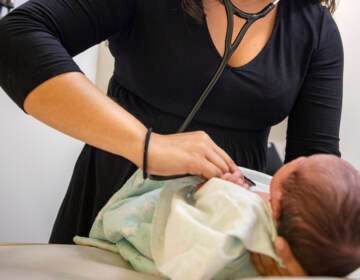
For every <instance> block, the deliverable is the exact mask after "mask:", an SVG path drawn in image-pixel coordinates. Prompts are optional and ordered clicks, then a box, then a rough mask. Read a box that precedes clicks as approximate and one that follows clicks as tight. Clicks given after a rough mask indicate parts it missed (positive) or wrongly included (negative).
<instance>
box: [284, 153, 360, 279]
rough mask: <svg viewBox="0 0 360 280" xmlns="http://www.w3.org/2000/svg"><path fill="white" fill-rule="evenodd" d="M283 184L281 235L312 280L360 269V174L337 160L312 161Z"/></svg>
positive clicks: (320, 157)
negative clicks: (316, 277) (317, 277)
mask: <svg viewBox="0 0 360 280" xmlns="http://www.w3.org/2000/svg"><path fill="white" fill-rule="evenodd" d="M306 160H310V163H308V164H306V162H305V163H304V164H303V165H302V166H300V167H298V168H297V170H295V171H294V172H293V173H292V174H291V175H290V176H288V178H287V179H286V180H285V181H284V182H283V183H282V197H281V202H280V208H281V212H280V216H279V219H278V221H277V222H278V223H277V224H278V233H279V235H280V236H282V237H284V238H285V239H286V240H287V241H288V243H289V245H290V248H291V250H292V252H293V254H294V256H295V257H296V259H297V260H298V261H299V263H300V264H301V266H302V267H303V268H304V270H305V271H306V272H307V273H308V274H309V275H312V276H333V277H334V276H335V277H344V276H347V275H348V274H349V273H351V272H353V271H354V270H355V269H357V268H358V267H359V266H360V234H359V233H360V173H359V172H358V171H357V170H356V169H355V168H354V167H352V166H351V165H350V164H348V163H346V162H345V161H344V160H342V159H339V158H337V157H335V156H329V155H320V156H319V155H318V156H315V157H314V156H313V157H310V158H308V159H306Z"/></svg>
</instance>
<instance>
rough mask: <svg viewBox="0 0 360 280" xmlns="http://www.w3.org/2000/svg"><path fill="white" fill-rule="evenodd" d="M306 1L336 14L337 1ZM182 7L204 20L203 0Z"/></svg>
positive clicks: (191, 0) (187, 1) (189, 1)
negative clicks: (318, 4)
mask: <svg viewBox="0 0 360 280" xmlns="http://www.w3.org/2000/svg"><path fill="white" fill-rule="evenodd" d="M220 1H221V0H220ZM302 1H304V0H302ZM305 1H312V2H320V3H321V4H322V5H324V6H325V7H327V8H328V9H329V10H330V12H331V13H334V12H335V8H336V0H305ZM181 5H182V8H183V9H184V11H185V12H186V13H187V14H188V15H189V16H191V17H193V18H194V19H196V20H198V21H200V22H202V21H203V20H204V16H205V13H204V9H203V4H202V0H182V1H181Z"/></svg>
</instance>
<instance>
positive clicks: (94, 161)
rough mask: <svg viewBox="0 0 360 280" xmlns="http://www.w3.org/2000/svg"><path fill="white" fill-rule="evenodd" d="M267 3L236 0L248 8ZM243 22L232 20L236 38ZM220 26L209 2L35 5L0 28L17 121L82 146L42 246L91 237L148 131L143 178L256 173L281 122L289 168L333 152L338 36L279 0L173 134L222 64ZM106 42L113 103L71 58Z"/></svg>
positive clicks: (308, 12)
mask: <svg viewBox="0 0 360 280" xmlns="http://www.w3.org/2000/svg"><path fill="white" fill-rule="evenodd" d="M268 3H269V1H268V0H251V1H249V0H235V1H234V4H235V5H236V6H237V7H239V8H240V9H242V10H245V11H247V12H257V11H259V10H261V9H262V8H263V7H264V6H265V5H267V4H268ZM329 4H331V7H333V5H334V4H333V2H332V1H329ZM243 23H244V21H243V20H242V19H239V18H235V20H234V24H235V32H234V36H235V35H236V34H237V31H238V30H239V29H240V27H241V26H242V24H243ZM225 29H226V17H225V10H224V6H223V5H222V3H221V2H218V1H215V0H204V1H203V2H201V1H198V0H183V1H182V2H181V1H180V0H166V1H164V0H154V1H142V0H137V1H130V0H105V1H104V0H101V1H100V0H92V1H89V0H61V1H59V0H32V1H29V2H27V3H26V4H24V5H23V6H21V7H19V8H18V9H17V10H15V11H13V12H12V13H11V14H9V15H8V16H7V17H5V18H4V19H3V20H2V21H1V23H0V38H1V43H0V53H2V54H4V53H5V51H3V50H4V49H6V50H7V52H6V56H5V55H2V56H1V58H0V85H1V86H2V87H3V88H4V90H5V91H6V92H7V93H8V94H9V95H10V96H11V97H12V98H13V99H14V101H15V102H16V103H17V104H18V105H19V106H20V107H22V108H23V109H24V110H25V111H26V112H27V113H29V114H31V115H33V116H34V117H36V118H38V119H39V120H41V121H43V122H45V123H47V124H48V125H50V126H52V127H54V128H56V129H58V130H60V131H62V132H64V133H66V134H68V135H71V136H73V137H75V138H78V139H80V140H82V141H84V142H86V143H87V145H86V146H85V148H84V149H83V151H82V153H81V155H80V157H79V159H78V162H77V164H76V167H75V170H74V174H73V177H72V180H71V183H70V186H69V189H68V192H67V194H66V197H65V199H64V201H63V204H62V206H61V209H60V211H59V214H58V217H57V220H56V222H55V225H54V228H53V232H52V235H51V238H50V241H51V242H54V243H70V242H71V239H72V237H73V236H74V235H76V234H77V235H87V234H88V232H89V229H90V226H91V224H92V222H93V220H94V218H95V215H96V213H97V212H98V211H99V210H100V209H101V207H102V206H103V205H104V203H105V202H106V201H107V200H108V199H109V197H110V196H111V195H112V194H113V193H114V192H115V191H116V190H117V189H116V186H121V185H122V184H123V183H124V182H125V181H126V179H127V178H128V177H129V176H130V175H131V174H132V173H133V172H134V171H135V169H136V168H137V167H142V166H143V153H144V141H145V140H144V139H145V135H146V131H147V128H146V127H152V128H153V131H154V132H155V133H152V135H151V139H150V146H149V153H148V157H147V160H148V166H147V171H148V172H149V173H151V174H158V175H172V174H184V173H189V174H196V175H201V176H203V177H204V178H211V177H214V176H221V175H223V174H225V173H227V172H230V173H231V172H234V171H235V169H236V165H242V166H245V167H249V168H252V169H256V170H260V171H261V170H263V169H264V167H265V164H266V142H267V137H268V134H269V130H270V127H271V126H272V125H274V124H276V123H278V122H280V121H281V120H282V119H284V118H285V117H286V116H289V123H288V135H287V148H286V161H289V160H291V159H293V158H295V157H297V156H300V155H310V154H313V153H319V152H322V153H330V154H336V155H339V149H338V142H339V139H338V134H339V122H340V112H341V95H342V68H343V54H342V46H341V40H340V35H339V33H338V30H337V27H336V25H335V23H334V21H333V19H332V17H331V15H330V13H329V11H328V10H327V9H326V8H325V7H323V6H321V5H320V3H318V2H316V1H310V0H281V1H280V3H279V4H278V6H277V7H276V8H275V9H274V10H273V11H272V12H271V13H270V14H268V15H267V16H266V17H264V18H263V19H261V20H259V21H257V22H256V23H254V24H253V26H252V27H251V28H250V29H249V31H248V32H247V34H246V36H245V38H244V40H243V42H242V43H241V44H240V46H239V47H238V49H237V50H236V52H235V53H234V54H233V56H232V57H231V59H230V61H229V63H228V65H227V67H226V69H225V71H224V73H223V74H222V76H221V78H220V80H219V82H218V83H217V85H216V86H215V88H214V90H213V91H212V93H211V95H210V97H208V99H207V100H206V102H205V103H204V105H203V107H202V108H201V110H200V111H199V113H198V114H197V115H196V117H195V119H194V121H193V122H192V123H191V125H190V127H189V129H188V130H189V131H191V132H186V133H181V134H171V133H174V132H176V130H177V129H178V127H179V126H180V124H181V123H182V121H183V120H184V118H185V117H186V115H187V114H188V113H189V111H190V109H191V108H192V106H193V105H194V103H195V102H196V101H197V99H198V98H199V95H200V93H201V92H202V90H203V88H204V87H205V86H206V84H207V82H208V81H209V79H210V78H211V76H212V75H213V73H214V71H215V69H216V67H217V65H218V64H219V62H220V60H221V55H220V54H222V53H223V50H224V43H223V38H224V36H225V35H224V34H225ZM107 38H108V39H109V42H110V50H111V52H112V54H113V55H114V57H115V60H116V62H115V71H114V75H113V77H112V79H111V81H110V84H109V89H108V95H109V97H110V98H109V97H107V96H105V95H103V94H102V93H101V92H100V91H99V90H98V89H96V87H95V86H94V85H92V84H91V83H90V82H89V81H88V80H87V79H86V77H84V75H82V74H81V72H80V70H79V68H78V67H77V65H76V64H75V63H74V62H73V60H72V59H71V56H73V55H76V54H78V53H79V52H81V51H83V50H85V49H87V48H89V47H90V46H92V45H94V44H96V43H99V42H100V41H102V40H105V39H107ZM8 50H11V52H10V53H9V52H8ZM20 80H21V83H19V81H20ZM74 213H77V214H75V215H74Z"/></svg>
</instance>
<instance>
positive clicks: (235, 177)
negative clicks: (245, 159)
mask: <svg viewBox="0 0 360 280" xmlns="http://www.w3.org/2000/svg"><path fill="white" fill-rule="evenodd" d="M220 178H221V179H223V180H226V181H229V182H232V183H234V184H237V185H239V186H240V187H243V188H245V189H249V188H250V186H249V184H248V183H247V182H246V180H245V178H244V175H243V174H242V173H241V171H240V170H236V171H235V172H233V173H229V172H227V173H225V174H224V175H223V176H221V177H220Z"/></svg>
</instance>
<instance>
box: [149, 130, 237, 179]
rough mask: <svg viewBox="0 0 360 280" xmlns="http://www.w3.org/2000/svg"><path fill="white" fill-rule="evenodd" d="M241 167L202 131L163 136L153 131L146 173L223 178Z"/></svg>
mask: <svg viewBox="0 0 360 280" xmlns="http://www.w3.org/2000/svg"><path fill="white" fill-rule="evenodd" d="M236 170H238V168H237V166H236V164H235V163H234V161H233V160H232V159H231V158H230V156H229V155H228V154H227V153H226V152H225V151H224V150H223V149H221V148H220V147H219V146H217V145H216V144H215V142H214V141H213V140H212V139H211V138H210V137H209V135H207V134H206V133H205V132H203V131H192V132H183V133H177V134H168V135H161V134H157V133H152V134H151V137H150V142H149V149H148V166H147V172H148V173H149V174H153V175H162V176H168V175H181V174H192V175H198V176H201V177H203V178H205V179H210V178H212V177H221V176H222V175H223V174H225V173H227V172H230V173H233V172H235V171H236Z"/></svg>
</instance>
